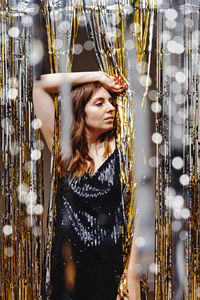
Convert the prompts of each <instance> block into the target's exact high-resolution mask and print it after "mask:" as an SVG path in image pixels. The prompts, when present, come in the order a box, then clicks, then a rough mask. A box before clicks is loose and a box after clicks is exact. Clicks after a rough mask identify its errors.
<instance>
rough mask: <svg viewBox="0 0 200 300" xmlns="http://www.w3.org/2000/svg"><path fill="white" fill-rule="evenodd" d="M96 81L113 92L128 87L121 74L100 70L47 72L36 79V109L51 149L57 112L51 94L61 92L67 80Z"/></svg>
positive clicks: (76, 82)
mask: <svg viewBox="0 0 200 300" xmlns="http://www.w3.org/2000/svg"><path fill="white" fill-rule="evenodd" d="M94 81H99V82H100V83H101V84H102V85H103V86H104V87H105V88H106V89H108V90H109V91H111V92H113V93H121V92H123V91H124V89H125V88H126V84H123V82H122V80H121V78H120V77H119V76H117V75H115V76H113V77H111V76H109V75H108V74H106V73H104V72H99V71H97V72H74V73H55V74H45V75H42V76H41V80H38V81H35V83H34V86H33V103H34V111H35V114H36V116H37V118H39V119H40V120H41V121H42V128H41V131H42V133H43V136H44V138H45V141H46V143H47V146H48V148H49V150H50V151H52V141H53V134H54V113H55V111H54V102H53V99H52V97H51V94H56V93H59V92H60V88H61V86H62V85H63V84H65V83H66V82H68V83H69V84H71V86H76V85H79V84H84V83H87V82H94Z"/></svg>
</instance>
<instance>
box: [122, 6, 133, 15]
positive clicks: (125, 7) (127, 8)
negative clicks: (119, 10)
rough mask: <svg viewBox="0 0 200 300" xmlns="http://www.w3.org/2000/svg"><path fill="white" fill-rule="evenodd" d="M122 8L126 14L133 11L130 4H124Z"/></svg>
mask: <svg viewBox="0 0 200 300" xmlns="http://www.w3.org/2000/svg"><path fill="white" fill-rule="evenodd" d="M123 10H124V12H125V14H126V15H130V14H132V13H133V11H134V9H133V7H132V6H131V5H124V6H123Z"/></svg>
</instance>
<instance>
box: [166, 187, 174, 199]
mask: <svg viewBox="0 0 200 300" xmlns="http://www.w3.org/2000/svg"><path fill="white" fill-rule="evenodd" d="M164 195H165V197H168V196H174V197H175V195H176V191H175V189H174V188H172V187H166V188H165V192H164Z"/></svg>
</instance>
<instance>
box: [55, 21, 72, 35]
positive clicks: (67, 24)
mask: <svg viewBox="0 0 200 300" xmlns="http://www.w3.org/2000/svg"><path fill="white" fill-rule="evenodd" d="M70 27H71V25H70V22H68V21H62V22H61V23H60V26H58V31H59V32H60V33H66V32H67V30H69V29H70Z"/></svg>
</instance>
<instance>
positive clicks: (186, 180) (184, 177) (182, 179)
mask: <svg viewBox="0 0 200 300" xmlns="http://www.w3.org/2000/svg"><path fill="white" fill-rule="evenodd" d="M179 180H180V183H181V184H182V185H188V184H189V183H190V178H189V176H188V175H187V174H183V175H181V177H180V179H179Z"/></svg>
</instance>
